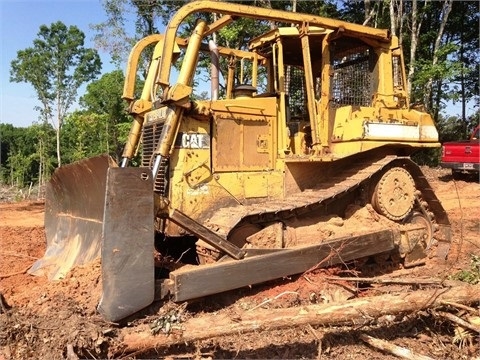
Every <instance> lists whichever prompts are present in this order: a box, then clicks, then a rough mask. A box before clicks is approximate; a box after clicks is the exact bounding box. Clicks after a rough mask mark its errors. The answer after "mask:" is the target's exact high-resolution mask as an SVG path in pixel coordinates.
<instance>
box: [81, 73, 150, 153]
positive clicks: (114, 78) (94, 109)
mask: <svg viewBox="0 0 480 360" xmlns="http://www.w3.org/2000/svg"><path fill="white" fill-rule="evenodd" d="M124 81H125V76H124V75H123V72H122V71H121V70H115V71H112V72H110V73H107V74H104V75H103V76H102V77H101V78H100V79H99V80H96V81H93V82H92V83H90V84H88V86H87V91H86V93H85V95H84V96H82V97H81V98H80V105H81V106H82V107H83V108H84V109H85V110H86V111H87V112H88V113H95V114H98V115H104V116H105V124H104V128H103V130H104V131H105V132H106V136H107V141H106V145H107V148H106V149H104V150H105V151H106V152H108V153H110V154H111V155H113V156H115V157H116V160H117V162H119V161H120V158H121V155H122V149H123V144H124V142H125V138H126V136H127V134H128V132H127V134H125V133H124V130H122V129H123V128H125V126H121V125H120V124H128V126H129V125H130V123H131V121H132V120H131V117H130V116H128V114H127V112H126V105H127V104H126V103H125V102H124V101H123V99H122V92H123V83H124ZM141 85H142V84H140V83H139V84H137V86H135V89H136V90H137V91H139V90H140V89H141V88H142V86H141ZM127 128H128V127H127Z"/></svg>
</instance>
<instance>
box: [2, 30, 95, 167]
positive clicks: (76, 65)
mask: <svg viewBox="0 0 480 360" xmlns="http://www.w3.org/2000/svg"><path fill="white" fill-rule="evenodd" d="M37 35H38V38H37V39H35V40H34V41H33V47H30V48H27V49H25V50H20V51H18V52H17V58H16V59H14V60H13V61H12V62H11V69H10V81H14V82H26V83H30V84H31V85H32V86H33V88H34V89H35V91H36V93H37V96H38V99H39V100H40V102H41V104H42V106H41V107H40V108H39V109H40V113H41V118H42V120H43V121H51V122H52V124H53V125H54V127H55V129H56V141H57V149H56V151H57V162H58V167H60V166H61V164H62V161H61V153H60V133H61V129H62V126H63V121H64V119H65V116H66V113H67V110H68V109H69V108H70V106H71V105H72V104H73V103H74V102H75V100H76V96H77V90H78V88H79V87H80V86H81V85H82V84H84V83H85V82H88V81H90V80H92V79H94V78H95V77H96V76H97V75H98V74H99V73H100V69H101V61H100V57H99V55H98V53H97V51H96V50H94V49H88V48H85V47H84V40H85V35H84V33H83V32H81V31H80V30H79V29H78V28H77V27H76V26H70V27H68V28H67V26H66V25H65V24H63V23H62V22H60V21H58V22H56V23H53V24H51V26H50V27H48V26H46V25H42V26H40V31H39V32H38V34H37Z"/></svg>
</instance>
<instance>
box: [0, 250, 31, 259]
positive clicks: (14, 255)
mask: <svg viewBox="0 0 480 360" xmlns="http://www.w3.org/2000/svg"><path fill="white" fill-rule="evenodd" d="M0 255H3V256H13V257H19V258H25V259H33V260H38V258H37V257H35V256H30V255H25V254H17V253H14V252H10V251H0Z"/></svg>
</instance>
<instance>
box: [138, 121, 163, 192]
mask: <svg viewBox="0 0 480 360" xmlns="http://www.w3.org/2000/svg"><path fill="white" fill-rule="evenodd" d="M162 129H163V122H158V123H146V124H145V125H144V127H143V133H142V166H143V167H148V168H150V169H151V168H152V167H153V162H154V161H155V155H154V153H155V148H156V147H157V144H158V141H159V140H160V135H161V134H162ZM167 176H168V159H166V158H164V159H162V163H161V164H160V169H159V171H158V175H157V177H156V179H155V183H154V191H155V192H157V193H159V194H160V195H164V196H166V195H167V192H168V181H167V179H168V177H167Z"/></svg>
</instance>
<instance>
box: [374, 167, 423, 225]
mask: <svg viewBox="0 0 480 360" xmlns="http://www.w3.org/2000/svg"><path fill="white" fill-rule="evenodd" d="M414 202H415V182H414V181H413V178H412V176H411V175H410V173H409V172H408V171H407V170H405V169H404V168H401V167H394V168H391V169H390V170H388V171H387V172H385V173H384V174H383V175H382V177H381V178H380V180H379V181H378V183H377V185H376V187H375V190H374V192H373V197H372V205H373V207H374V209H375V210H376V211H377V212H378V213H380V214H382V215H383V216H385V217H387V218H388V219H390V220H394V221H398V220H403V219H405V218H406V217H407V216H408V214H410V212H411V211H412V209H413V204H414Z"/></svg>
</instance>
